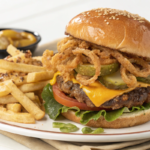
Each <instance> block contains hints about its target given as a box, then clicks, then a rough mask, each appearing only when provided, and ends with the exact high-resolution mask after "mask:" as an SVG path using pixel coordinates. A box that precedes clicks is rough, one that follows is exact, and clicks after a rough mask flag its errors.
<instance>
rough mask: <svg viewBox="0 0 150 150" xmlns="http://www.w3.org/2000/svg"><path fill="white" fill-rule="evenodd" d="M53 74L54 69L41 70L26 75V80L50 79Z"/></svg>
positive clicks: (30, 81)
mask: <svg viewBox="0 0 150 150" xmlns="http://www.w3.org/2000/svg"><path fill="white" fill-rule="evenodd" d="M53 75H54V71H43V72H33V73H29V74H28V75H27V82H28V83H32V82H38V81H43V80H50V79H52V77H53Z"/></svg>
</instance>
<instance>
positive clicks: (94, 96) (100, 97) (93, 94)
mask: <svg viewBox="0 0 150 150" xmlns="http://www.w3.org/2000/svg"><path fill="white" fill-rule="evenodd" d="M57 75H60V72H57V73H55V75H54V77H53V79H52V80H50V84H51V85H54V84H55V83H56V77H57ZM71 81H72V82H73V83H78V84H80V83H79V82H78V81H77V80H75V79H74V78H73V79H71ZM147 86H150V84H146V83H142V82H138V83H137V85H136V87H147ZM136 87H134V88H128V89H125V90H113V89H108V88H106V87H105V86H103V85H102V84H101V83H100V82H98V81H95V82H94V83H92V84H90V85H88V86H85V85H82V84H80V88H82V89H83V91H84V92H85V93H86V95H87V96H88V97H89V99H90V100H91V101H92V102H93V104H94V105H95V106H96V107H99V106H101V105H102V104H103V103H105V102H107V101H108V100H110V99H112V98H114V97H116V96H118V95H122V94H123V93H127V92H129V91H132V90H134V89H135V88H136Z"/></svg>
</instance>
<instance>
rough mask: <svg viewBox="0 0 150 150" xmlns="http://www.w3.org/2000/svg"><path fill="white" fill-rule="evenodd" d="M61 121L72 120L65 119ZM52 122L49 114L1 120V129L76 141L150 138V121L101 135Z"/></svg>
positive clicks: (39, 51)
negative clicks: (58, 126)
mask: <svg viewBox="0 0 150 150" xmlns="http://www.w3.org/2000/svg"><path fill="white" fill-rule="evenodd" d="M57 41H58V40H56V41H54V42H51V43H47V44H45V45H42V46H41V47H39V48H38V49H37V51H36V53H35V55H39V54H42V52H43V50H45V49H46V48H48V49H53V50H56V43H57ZM59 122H64V123H68V122H71V121H69V120H66V119H63V120H59ZM52 123H53V120H51V119H49V117H48V115H46V116H45V118H44V119H43V120H41V121H37V122H36V124H20V123H13V122H9V121H3V120H0V129H1V130H4V131H8V132H12V133H16V134H20V135H25V136H31V137H37V138H44V139H53V140H63V141H75V142H119V141H131V140H140V139H146V138H150V122H148V123H145V124H143V125H139V126H135V127H130V128H123V129H104V133H103V134H100V135H85V134H82V132H81V129H82V128H83V127H84V126H83V125H80V124H77V123H73V124H75V125H77V126H78V127H79V128H80V130H79V131H78V132H76V133H62V132H60V131H59V129H56V128H53V127H52Z"/></svg>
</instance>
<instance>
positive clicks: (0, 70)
mask: <svg viewBox="0 0 150 150" xmlns="http://www.w3.org/2000/svg"><path fill="white" fill-rule="evenodd" d="M9 72H10V71H8V70H5V69H0V73H9Z"/></svg>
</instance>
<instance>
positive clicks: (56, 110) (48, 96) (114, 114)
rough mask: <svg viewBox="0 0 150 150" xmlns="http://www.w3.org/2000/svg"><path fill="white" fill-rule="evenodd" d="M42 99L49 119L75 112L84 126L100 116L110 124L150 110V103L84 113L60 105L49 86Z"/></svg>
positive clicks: (44, 90)
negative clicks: (135, 113)
mask: <svg viewBox="0 0 150 150" xmlns="http://www.w3.org/2000/svg"><path fill="white" fill-rule="evenodd" d="M42 98H43V100H44V101H45V104H44V107H45V110H46V113H47V114H48V115H49V117H50V118H51V119H53V120H55V119H57V117H58V116H59V115H60V114H61V112H62V113H63V112H67V111H68V110H73V111H75V115H76V116H77V117H81V120H80V122H81V123H82V124H87V123H88V122H89V121H90V120H92V119H93V120H98V118H99V117H100V116H104V118H105V120H106V121H108V122H111V121H114V120H116V119H117V118H119V117H120V116H121V115H122V114H123V113H130V112H135V111H141V110H146V109H149V108H150V103H147V104H144V105H142V106H136V107H132V108H131V109H128V108H126V107H123V108H120V109H117V110H113V111H108V112H107V111H106V110H100V111H83V110H80V109H79V108H78V107H66V106H63V105H61V104H59V103H58V102H57V101H56V100H55V99H54V96H53V91H52V86H51V85H50V84H47V85H46V87H45V88H44V89H43V92H42Z"/></svg>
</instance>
